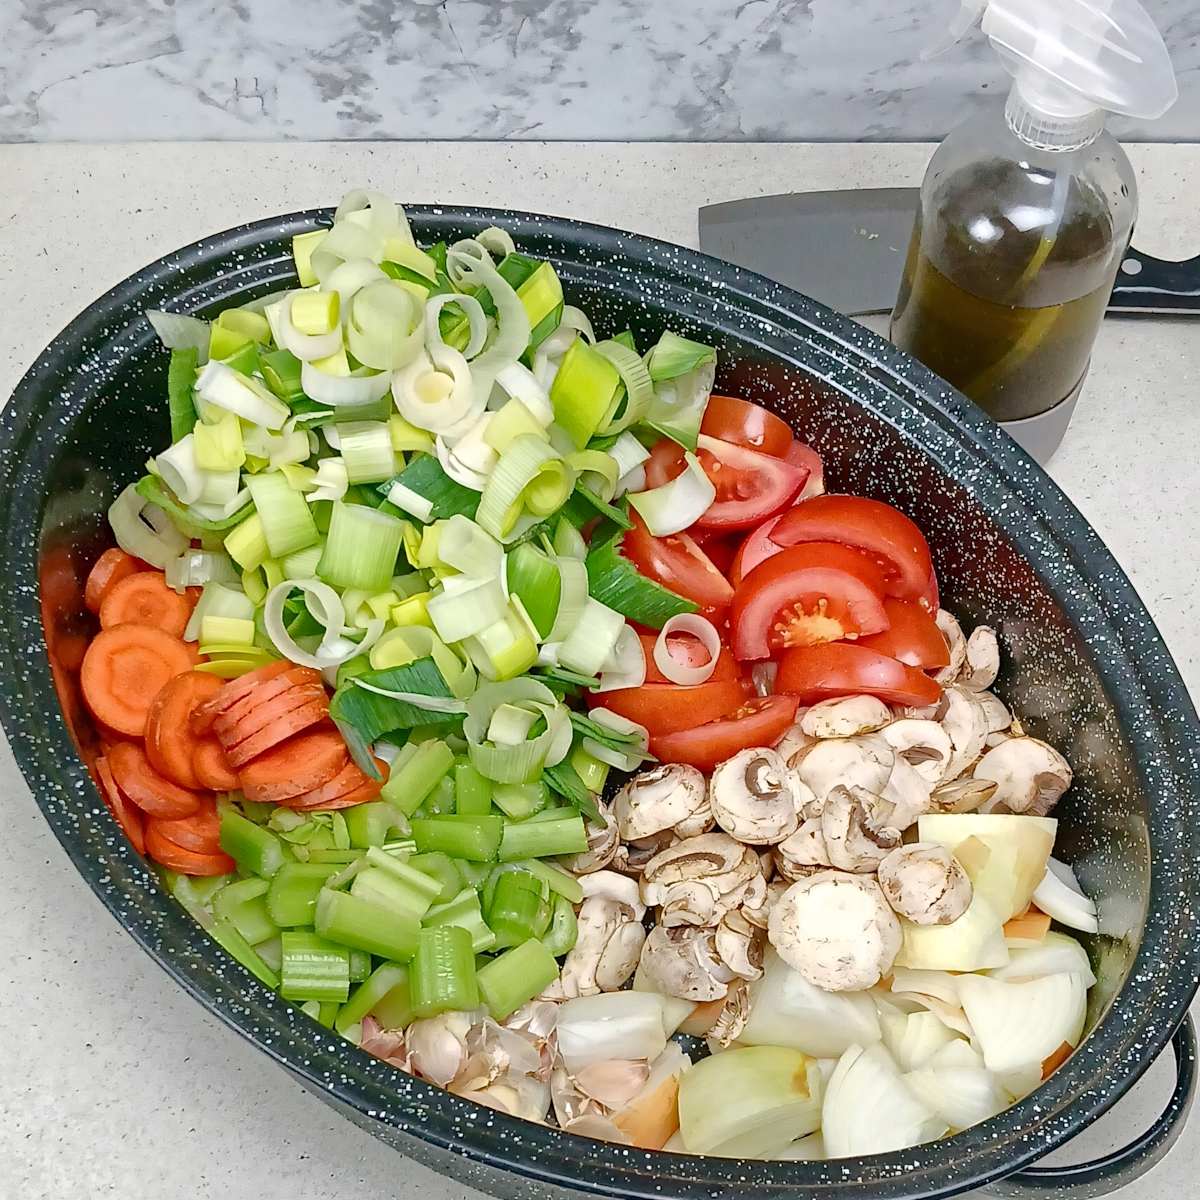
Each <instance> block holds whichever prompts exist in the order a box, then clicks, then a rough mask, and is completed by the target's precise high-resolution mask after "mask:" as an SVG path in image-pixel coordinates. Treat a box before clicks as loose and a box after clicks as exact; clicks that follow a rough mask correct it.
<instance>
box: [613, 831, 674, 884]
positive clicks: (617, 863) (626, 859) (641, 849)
mask: <svg viewBox="0 0 1200 1200" xmlns="http://www.w3.org/2000/svg"><path fill="white" fill-rule="evenodd" d="M671 844H673V843H672V842H671V841H670V840H668V842H667V845H671ZM664 848H665V847H664V846H663V845H662V843H661V842H659V841H656V840H655V839H654V838H650V839H649V840H648V841H647V843H646V844H644V845H643V844H640V843H635V842H618V844H617V851H616V853H615V854H614V855H613V857H612V862H611V863H610V864H609V865H610V866H611V867H612V869H613V870H614V871H620V873H621V874H622V875H628V876H630V878H632V879H637V878H639V877H640V876H641V874H642V872H643V871H644V870H645V869H646V864H647V863H648V862H649V861H650V860H651V859H652V858H653V857H654V856H655V855H656V854H657V853H658V852H659V851H660V850H662V849H664Z"/></svg>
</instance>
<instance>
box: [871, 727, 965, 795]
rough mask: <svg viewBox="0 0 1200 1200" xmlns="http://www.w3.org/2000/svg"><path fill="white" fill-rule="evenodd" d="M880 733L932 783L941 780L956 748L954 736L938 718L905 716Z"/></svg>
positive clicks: (899, 756) (923, 777) (901, 757)
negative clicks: (919, 718)
mask: <svg viewBox="0 0 1200 1200" xmlns="http://www.w3.org/2000/svg"><path fill="white" fill-rule="evenodd" d="M880 734H881V736H882V737H883V740H884V741H885V742H887V744H888V745H889V746H891V748H892V749H893V750H894V751H895V752H896V757H897V758H899V759H903V760H904V761H905V762H906V763H908V765H909V766H910V767H912V768H913V769H914V770H915V771H916V772H917V773H918V774H919V775H920V776H921V778H922V779H926V780H928V782H929V783H930V784H935V783H938V782H939V781H940V780H941V778H942V775H943V774H944V773H945V770H946V767H947V765H948V764H949V762H950V756H951V755H952V754H953V753H954V747H953V745H952V744H951V742H950V735H949V734H948V733H947V732H946V731H945V730H944V729H943V728H942V727H941V725H939V724H938V722H937V721H921V720H917V719H915V718H905V719H902V720H899V721H893V722H892V723H891V724H890V725H888V726H887V727H886V728H884V729H882V730H881V731H880Z"/></svg>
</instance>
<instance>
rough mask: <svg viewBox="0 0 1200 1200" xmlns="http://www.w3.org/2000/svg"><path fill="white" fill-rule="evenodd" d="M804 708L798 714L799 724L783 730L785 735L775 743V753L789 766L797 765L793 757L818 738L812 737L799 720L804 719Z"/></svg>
mask: <svg viewBox="0 0 1200 1200" xmlns="http://www.w3.org/2000/svg"><path fill="white" fill-rule="evenodd" d="M803 713H804V710H803V709H801V710H800V712H799V713H797V714H796V717H797V724H795V725H792V726H791V727H790V728H788V729H785V730H784V731H783V736H782V737H780V739H779V741H777V742H776V743H775V753H776V754H778V755H779V756H780V757H781V758H782V759H783V760H784V762H786V763H787V764H788V766H789V767H792V766H795V763H793V762H792V759H793V757H794V756H795V755H797V754H799V753H801V752H802V751H804V750H807V749H808V748H809V746H811V745H812V744H813V742H814V741H815V740H816V739H815V738H810V737H809V736H808V734H807V733H805V732H804V730H803V729H802V728H801V727H800V725H799V721H800V720H802V719H803Z"/></svg>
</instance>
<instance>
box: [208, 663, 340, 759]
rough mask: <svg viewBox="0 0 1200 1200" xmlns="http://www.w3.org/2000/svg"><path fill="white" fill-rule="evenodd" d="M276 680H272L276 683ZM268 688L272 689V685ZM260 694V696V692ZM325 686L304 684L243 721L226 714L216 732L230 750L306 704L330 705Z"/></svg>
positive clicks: (216, 724)
mask: <svg viewBox="0 0 1200 1200" xmlns="http://www.w3.org/2000/svg"><path fill="white" fill-rule="evenodd" d="M273 682H274V680H272V683H273ZM268 686H270V685H269V684H268ZM256 695H257V693H256ZM327 702H328V700H327V697H326V695H325V685H324V684H321V683H302V684H300V685H299V686H298V687H290V688H288V689H287V691H285V692H280V693H279V695H278V696H273V697H272V698H271V699H270V700H264V701H263V702H262V703H261V704H257V705H255V706H254V707H253V708H251V709H250V711H249V712H248V713H246V715H245V716H244V717H242V718H241V720H236V721H235V720H234V719H233V718H232V717H231V716H230V714H229V713H222V714H221V715H220V716H219V717H218V718H217V719H216V720H215V721H214V722H213V732H214V733H215V734H216V735H217V737H218V738H219V739H220V742H221V745H223V746H224V747H225V748H226V749H228V748H230V747H232V746H236V745H237V744H238V743H239V742H244V741H245V740H246V739H247V738H248V737H250V736H251V735H252V734H255V733H258V731H259V730H260V729H266V727H267V726H268V725H270V724H272V722H274V721H278V720H279V719H280V717H284V716H286V715H287V714H288V713H290V712H292V711H293V710H294V709H297V708H302V707H303V706H304V705H306V704H321V703H327Z"/></svg>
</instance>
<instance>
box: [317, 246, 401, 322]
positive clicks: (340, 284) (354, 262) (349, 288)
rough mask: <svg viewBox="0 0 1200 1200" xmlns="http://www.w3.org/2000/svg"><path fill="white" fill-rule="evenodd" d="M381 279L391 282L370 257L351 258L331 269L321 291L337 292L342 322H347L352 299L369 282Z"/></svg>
mask: <svg viewBox="0 0 1200 1200" xmlns="http://www.w3.org/2000/svg"><path fill="white" fill-rule="evenodd" d="M379 280H384V281H385V282H390V281H389V280H388V277H387V275H385V274H384V272H383V271H382V270H381V269H380V268H379V267H378V266H377V265H376V264H375V263H373V262H372V261H371V260H370V259H369V258H349V259H347V260H346V261H345V262H344V263H342V264H341V265H340V266H338V267H335V268H334V269H333V270H332V271H330V273H329V277H328V278H327V279H326V280H325V282H324V283H323V284H321V291H323V292H337V294H338V304H339V306H340V311H341V314H342V322H343V324H345V323H346V319H347V317H348V316H349V315H350V301H351V299H352V298H353V297H354V295H355V294H356V293H357V292H359V291H361V290H362V289H363V288H365V287H366V286H367V284H368V283H375V282H377V281H379Z"/></svg>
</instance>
